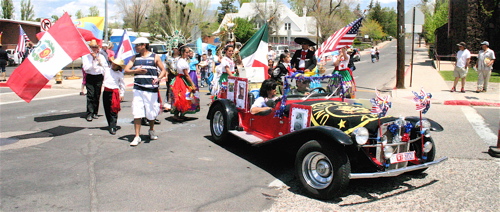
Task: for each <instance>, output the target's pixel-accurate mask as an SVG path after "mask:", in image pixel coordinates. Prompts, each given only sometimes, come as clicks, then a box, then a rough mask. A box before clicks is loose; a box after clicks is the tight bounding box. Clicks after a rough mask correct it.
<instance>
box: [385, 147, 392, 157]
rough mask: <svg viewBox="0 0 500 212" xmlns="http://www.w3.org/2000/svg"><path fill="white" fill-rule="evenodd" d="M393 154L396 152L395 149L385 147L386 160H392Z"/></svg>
mask: <svg viewBox="0 0 500 212" xmlns="http://www.w3.org/2000/svg"><path fill="white" fill-rule="evenodd" d="M393 152H394V149H393V148H392V146H384V157H385V159H389V158H391V157H392V154H393Z"/></svg>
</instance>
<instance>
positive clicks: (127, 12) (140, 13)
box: [116, 0, 152, 32]
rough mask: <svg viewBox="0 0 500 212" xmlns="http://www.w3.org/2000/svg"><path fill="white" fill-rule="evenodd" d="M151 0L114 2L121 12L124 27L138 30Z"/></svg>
mask: <svg viewBox="0 0 500 212" xmlns="http://www.w3.org/2000/svg"><path fill="white" fill-rule="evenodd" d="M151 3H152V1H151V0H145V1H144V0H119V1H117V2H116V4H117V5H118V7H119V8H120V10H121V12H122V14H123V22H124V24H123V25H124V27H130V28H132V30H133V31H136V32H138V31H139V29H140V27H141V24H142V23H143V22H144V21H145V18H146V12H147V9H148V7H149V6H150V5H151Z"/></svg>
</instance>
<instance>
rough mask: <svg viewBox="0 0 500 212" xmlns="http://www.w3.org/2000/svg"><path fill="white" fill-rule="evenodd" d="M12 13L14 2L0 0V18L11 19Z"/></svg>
mask: <svg viewBox="0 0 500 212" xmlns="http://www.w3.org/2000/svg"><path fill="white" fill-rule="evenodd" d="M13 14H14V4H13V3H12V0H2V18H5V19H12V15H13Z"/></svg>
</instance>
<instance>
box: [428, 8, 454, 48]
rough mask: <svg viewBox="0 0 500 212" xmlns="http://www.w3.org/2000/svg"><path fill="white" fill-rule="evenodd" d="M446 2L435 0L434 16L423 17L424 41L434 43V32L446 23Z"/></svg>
mask: <svg viewBox="0 0 500 212" xmlns="http://www.w3.org/2000/svg"><path fill="white" fill-rule="evenodd" d="M448 5H449V4H448V0H436V3H435V6H434V8H435V11H434V14H427V15H426V17H425V23H424V29H425V34H424V36H425V41H426V42H430V43H433V42H434V31H436V29H437V28H439V27H441V26H443V25H444V24H446V23H447V22H448Z"/></svg>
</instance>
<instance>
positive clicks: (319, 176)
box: [302, 152, 333, 189]
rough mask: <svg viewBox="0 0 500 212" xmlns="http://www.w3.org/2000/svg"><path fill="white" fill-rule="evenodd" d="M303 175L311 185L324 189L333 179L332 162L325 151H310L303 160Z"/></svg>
mask: <svg viewBox="0 0 500 212" xmlns="http://www.w3.org/2000/svg"><path fill="white" fill-rule="evenodd" d="M302 175H303V176H304V179H305V180H306V182H307V184H308V185H310V186H311V187H313V188H315V189H324V188H326V187H328V186H329V185H330V184H331V183H332V180H333V170H332V163H331V162H330V160H329V159H328V157H326V155H324V154H323V153H321V152H310V153H309V154H307V155H306V157H304V160H303V161H302Z"/></svg>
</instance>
